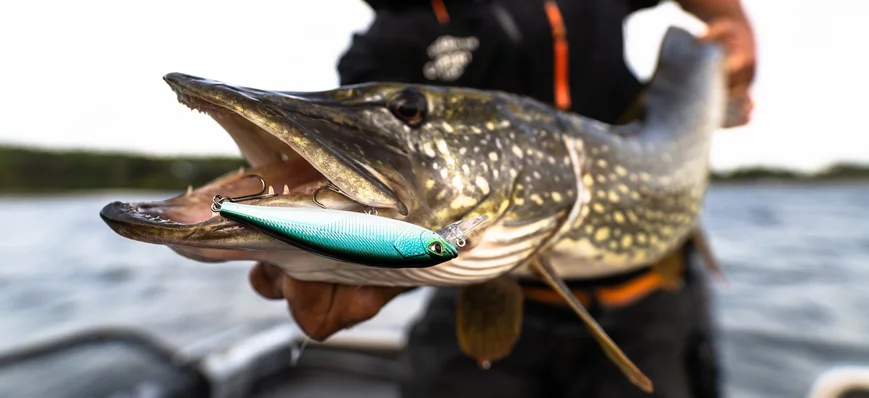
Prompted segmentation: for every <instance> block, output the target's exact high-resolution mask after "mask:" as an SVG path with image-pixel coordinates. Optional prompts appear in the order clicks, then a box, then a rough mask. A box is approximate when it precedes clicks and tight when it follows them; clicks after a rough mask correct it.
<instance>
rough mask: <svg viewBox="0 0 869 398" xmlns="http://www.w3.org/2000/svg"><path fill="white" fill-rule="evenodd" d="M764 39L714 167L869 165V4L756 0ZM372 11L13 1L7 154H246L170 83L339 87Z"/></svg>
mask: <svg viewBox="0 0 869 398" xmlns="http://www.w3.org/2000/svg"><path fill="white" fill-rule="evenodd" d="M743 4H744V6H745V8H746V11H747V12H748V15H749V18H750V19H751V20H752V22H753V24H754V28H755V33H756V38H757V45H758V72H757V79H756V82H755V85H754V89H753V91H752V92H753V95H754V98H755V102H756V104H755V106H756V107H755V112H754V118H753V120H752V122H751V123H750V124H749V125H747V126H744V127H741V128H736V129H727V130H721V131H718V132H716V133H715V136H714V138H713V146H712V160H711V161H712V167H713V168H714V169H717V170H727V169H733V168H737V167H745V166H755V165H765V166H781V167H788V168H793V169H799V170H806V171H808V170H816V169H818V168H821V167H824V166H826V165H828V164H830V163H833V162H837V161H860V162H869V149H867V145H865V144H864V143H869V140H867V138H866V137H861V135H862V134H867V133H869V129H867V128H866V124H865V122H864V121H863V120H862V118H861V116H862V115H863V112H865V111H866V109H865V108H866V104H867V101H866V100H865V99H864V98H866V95H867V93H869V79H866V78H865V75H864V73H865V71H867V70H869V55H866V52H865V50H864V49H865V48H866V43H865V40H866V38H867V37H869V24H867V23H865V19H866V17H867V16H869V1H862V0H826V1H817V0H743ZM372 17H373V14H372V12H371V10H370V9H369V8H368V7H367V5H365V4H364V2H363V1H362V0H320V1H302V0H282V1H265V0H261V1H256V2H245V5H242V3H241V2H238V1H227V0H208V1H204V0H196V1H194V0H190V1H177V0H175V1H169V0H150V1H148V2H120V1H107V0H106V1H62V0H40V1H4V2H0V120H2V121H3V123H2V124H0V143H7V144H9V143H11V144H26V145H32V146H39V147H50V148H89V149H97V150H123V151H134V152H139V153H146V154H160V155H173V154H188V155H210V154H218V155H237V154H238V150H237V148H236V146H235V144H234V143H233V142H232V140H231V139H230V138H229V135H228V134H226V133H224V132H223V130H222V129H221V128H220V127H219V126H218V125H217V124H216V123H214V121H212V120H211V119H210V118H208V117H207V116H205V115H202V114H199V113H196V112H193V111H190V110H189V109H188V108H186V107H185V106H183V105H180V104H179V103H178V102H177V101H176V99H175V95H174V94H173V93H172V91H171V90H170V89H169V87H168V86H167V85H166V84H165V83H164V82H163V80H162V76H163V75H165V74H166V73H169V72H183V73H188V74H192V75H197V76H201V77H207V78H211V79H215V80H220V81H224V82H227V83H229V84H235V85H243V86H250V87H256V88H260V89H273V90H293V91H304V90H323V89H330V88H334V87H335V86H336V85H337V84H338V75H337V71H336V69H335V65H336V62H337V60H338V57H340V55H341V54H342V52H343V51H345V50H346V48H347V46H348V45H349V44H350V40H351V38H352V35H353V33H356V32H362V31H364V30H365V29H366V27H367V26H368V24H369V23H370V22H371V19H372ZM670 25H678V26H683V27H686V28H689V29H690V30H692V31H693V32H695V33H699V32H702V31H703V29H704V27H703V25H702V24H701V23H699V21H697V20H696V19H694V18H693V17H691V16H689V15H687V14H685V13H684V12H682V11H681V10H680V9H679V8H678V7H677V6H675V5H674V4H672V3H664V4H662V5H661V6H659V7H657V8H655V9H652V10H647V11H642V12H639V13H637V14H635V15H633V16H632V17H631V18H630V19H629V20H628V21H627V24H626V26H625V31H626V35H627V36H626V39H625V40H626V44H627V54H626V58H627V60H628V65H629V66H630V67H631V68H632V69H633V70H634V71H635V73H636V74H637V75H638V76H639V77H640V78H643V79H645V78H647V77H648V76H649V74H650V73H651V71H652V70H653V68H654V62H655V59H656V56H657V51H658V46H659V45H660V42H661V38H662V36H663V34H664V31H665V29H666V28H667V27H668V26H670Z"/></svg>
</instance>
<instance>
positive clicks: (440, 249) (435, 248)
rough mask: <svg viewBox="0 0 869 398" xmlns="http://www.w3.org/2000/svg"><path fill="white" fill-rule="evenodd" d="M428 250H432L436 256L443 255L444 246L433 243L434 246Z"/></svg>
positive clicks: (431, 245)
mask: <svg viewBox="0 0 869 398" xmlns="http://www.w3.org/2000/svg"><path fill="white" fill-rule="evenodd" d="M428 249H429V250H431V251H432V252H433V253H434V254H438V255H440V254H443V252H444V246H443V245H441V243H440V242H432V244H430V245H429V246H428Z"/></svg>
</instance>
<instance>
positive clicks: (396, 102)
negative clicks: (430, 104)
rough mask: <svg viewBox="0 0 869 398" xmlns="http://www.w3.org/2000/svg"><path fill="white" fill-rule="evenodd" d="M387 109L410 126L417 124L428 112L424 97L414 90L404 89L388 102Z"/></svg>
mask: <svg viewBox="0 0 869 398" xmlns="http://www.w3.org/2000/svg"><path fill="white" fill-rule="evenodd" d="M389 111H390V112H392V114H393V115H395V117H397V118H399V119H401V120H402V121H403V122H405V123H407V124H408V125H410V126H417V125H419V124H420V123H421V122H422V120H423V119H424V118H425V116H426V114H427V113H428V109H427V105H426V100H425V97H424V96H423V95H422V94H421V93H419V92H418V91H415V90H404V91H401V92H399V93H398V94H396V96H395V97H394V98H393V99H392V100H391V101H390V102H389Z"/></svg>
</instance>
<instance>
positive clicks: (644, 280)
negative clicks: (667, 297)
mask: <svg viewBox="0 0 869 398" xmlns="http://www.w3.org/2000/svg"><path fill="white" fill-rule="evenodd" d="M664 285H665V283H664V279H663V278H662V277H661V276H660V274H658V273H657V272H648V273H645V274H643V275H641V276H638V277H636V278H633V279H631V280H630V281H627V282H625V283H623V284H621V285H616V286H607V287H600V288H595V289H594V290H593V291H594V294H595V296H596V298H597V300H598V302H599V303H600V305H601V306H602V307H606V308H615V307H623V306H626V305H629V304H632V303H634V302H636V301H638V300H641V299H643V298H644V297H646V296H648V295H649V294H651V293H653V292H654V291H656V290H658V289H661V288H662V287H663V286H664ZM522 292H523V293H524V294H525V298H526V299H527V300H531V301H537V302H542V303H546V304H551V305H561V306H563V305H567V303H566V302H564V299H563V298H562V297H561V296H559V295H558V293H556V292H555V291H554V290H552V289H549V288H544V287H523V288H522ZM572 293H573V295H574V296H576V298H577V299H578V300H579V302H580V303H582V305H584V306H586V307H587V306H589V305H590V304H591V296H590V294H589V292H588V291H585V290H574V291H572Z"/></svg>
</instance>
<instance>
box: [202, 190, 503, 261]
mask: <svg viewBox="0 0 869 398" xmlns="http://www.w3.org/2000/svg"><path fill="white" fill-rule="evenodd" d="M215 203H217V202H215ZM216 210H218V211H219V212H220V215H221V216H223V217H226V218H228V219H230V220H233V221H236V222H238V223H241V224H243V225H246V226H249V227H251V228H255V229H257V230H259V231H262V232H263V233H265V234H268V235H269V236H272V237H273V238H276V239H278V240H281V241H283V242H285V243H287V244H290V245H292V246H295V247H297V248H300V249H302V250H306V251H308V252H311V253H314V254H318V255H320V256H323V257H328V258H331V259H334V260H338V261H343V262H348V263H355V264H360V265H367V266H373V267H379V268H425V267H431V266H434V265H437V264H440V263H443V262H446V261H449V260H452V259H454V258H456V257H457V256H458V255H459V251H458V248H459V247H461V246H464V245H465V233H466V232H467V231H469V230H471V229H472V228H474V227H476V226H477V225H479V224H480V223H482V222H483V221H485V220H486V219H487V218H488V216H480V217H475V218H470V219H466V220H461V221H458V222H455V223H453V224H450V225H448V226H447V227H445V228H443V229H442V230H440V231H438V232H434V231H430V230H428V229H426V228H422V227H419V226H417V225H414V224H411V223H407V222H404V221H400V220H394V219H391V218H386V217H379V216H375V215H370V214H365V213H357V212H351V211H345V210H330V209H325V208H311V207H267V206H254V205H244V204H238V203H232V202H230V203H222V204H220V205H219V206H216Z"/></svg>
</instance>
